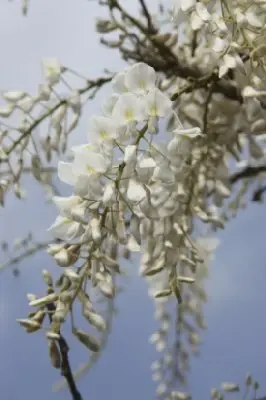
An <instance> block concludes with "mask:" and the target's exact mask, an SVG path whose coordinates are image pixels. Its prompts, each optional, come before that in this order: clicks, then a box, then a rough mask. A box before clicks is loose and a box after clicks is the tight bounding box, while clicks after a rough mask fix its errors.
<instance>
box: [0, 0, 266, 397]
mask: <svg viewBox="0 0 266 400" xmlns="http://www.w3.org/2000/svg"><path fill="white" fill-rule="evenodd" d="M18 3H19V2H18V1H14V2H11V3H9V2H7V1H4V0H2V1H1V2H0V35H1V38H3V39H2V43H1V65H0V87H1V88H3V89H7V88H8V89H26V90H28V91H30V92H34V91H35V90H36V87H37V84H38V83H39V82H40V80H41V69H40V59H41V57H42V56H47V57H49V56H57V57H58V58H59V59H60V60H61V61H62V62H63V63H65V64H66V65H69V66H71V67H73V68H76V69H78V70H79V71H80V72H83V73H84V74H86V75H88V76H89V77H90V76H91V77H94V76H97V75H98V74H99V73H100V72H101V71H102V69H103V68H104V67H107V66H108V67H110V68H111V69H113V70H116V69H117V70H119V68H120V67H121V66H122V65H123V64H122V62H121V61H120V60H119V57H118V54H117V53H116V52H114V51H110V50H109V51H108V50H106V49H104V48H103V47H101V46H100V45H99V40H98V37H97V35H95V33H94V22H93V20H94V18H95V16H96V15H99V14H100V10H99V8H98V6H97V5H96V3H95V2H89V1H86V0H75V1H74V0H57V1H56V2H52V1H50V2H44V1H41V0H39V1H38V0H36V1H33V0H31V3H32V4H31V7H30V12H29V16H28V17H27V18H22V16H21V14H20V9H19V4H18ZM123 3H125V5H127V6H129V7H130V8H131V9H132V10H134V9H135V8H136V3H137V1H136V0H124V1H123ZM150 3H153V2H152V1H150ZM48 27H49V29H48ZM107 91H108V89H106V90H105V91H103V92H101V94H100V95H99V97H98V98H97V99H96V100H95V101H93V102H92V103H90V104H89V106H88V107H87V112H88V115H89V114H93V113H95V112H97V110H98V109H99V105H100V100H101V98H103V96H104V94H105V93H106V92H107ZM85 137H86V121H85V120H84V121H83V122H82V124H81V125H80V128H79V129H78V131H77V133H76V134H75V137H72V139H71V141H72V143H74V142H75V143H82V142H83V141H84V140H85ZM26 184H27V187H28V188H29V196H28V199H27V200H26V201H24V202H19V201H18V200H16V199H14V198H12V197H10V198H9V201H8V202H7V206H6V207H5V208H4V209H0V240H3V239H6V240H12V238H14V237H15V236H20V235H22V234H24V233H25V232H27V231H29V230H30V229H31V230H33V231H34V232H37V233H38V234H39V236H41V237H42V236H43V235H42V232H44V231H45V229H46V228H47V227H48V226H49V224H50V223H51V222H52V221H53V218H54V216H55V209H54V208H53V207H48V206H47V205H45V204H44V202H43V200H42V191H41V189H40V188H39V187H38V186H36V185H32V184H31V183H30V182H26ZM36 204H38V206H36ZM264 217H265V206H264V205H260V206H259V205H257V204H251V205H250V206H249V207H248V209H247V210H246V211H243V212H240V214H239V215H238V217H237V218H236V219H235V220H233V221H231V222H230V223H229V224H228V225H227V227H226V230H225V231H223V232H222V233H221V234H220V235H219V237H220V238H221V245H220V247H219V248H218V250H217V254H216V259H215V261H214V262H213V265H212V268H211V277H210V279H209V281H208V282H207V288H208V293H209V301H208V303H207V305H206V307H205V316H206V320H207V323H208V326H209V327H208V330H207V331H206V332H205V334H204V335H203V345H202V346H201V356H200V357H199V358H194V359H193V361H192V371H191V374H190V376H189V389H190V392H191V393H192V395H193V398H194V399H201V398H202V399H203V398H208V390H209V388H210V387H214V386H218V385H219V383H220V382H221V381H231V380H232V381H236V382H239V383H242V382H243V381H244V376H245V374H246V372H252V373H253V374H254V376H255V377H256V378H257V379H258V380H259V381H260V383H261V386H262V391H261V394H262V395H263V394H265V393H266V384H265V383H263V382H265V378H264V375H265V370H266V358H265V356H264V354H265V351H264V348H265V334H266V322H265V318H264V315H265V307H264V300H265V277H266V272H265V269H264V268H265V258H266V257H265V256H266V250H265V248H266V247H265V237H266V226H265V224H264V220H263V218H264ZM1 261H2V260H0V262H1ZM43 268H46V269H52V268H53V269H55V268H56V267H54V266H53V265H52V264H51V258H50V256H48V255H47V254H45V253H40V254H37V255H36V256H34V257H32V258H31V259H29V260H26V261H25V262H23V263H22V264H21V272H22V273H21V276H20V277H19V278H18V279H14V277H13V276H12V274H11V273H10V271H7V270H6V271H4V272H3V273H2V274H1V275H0V393H1V398H3V400H17V399H18V398H23V399H24V398H25V399H29V400H31V399H35V398H36V397H38V400H47V399H55V400H60V399H68V398H69V399H70V395H69V393H68V392H67V391H62V392H59V393H52V391H51V386H52V384H53V383H55V382H56V381H57V380H58V371H56V370H54V369H52V368H51V367H50V363H49V359H48V356H47V350H46V347H45V344H46V342H45V340H44V338H43V337H42V335H39V334H35V335H27V334H25V333H24V331H23V330H22V329H21V328H20V327H19V326H18V325H17V323H16V322H15V319H16V318H19V317H23V316H24V315H26V313H27V311H28V306H27V300H26V293H28V292H34V291H35V292H36V293H42V291H43V290H44V286H43V283H42V281H41V277H40V271H41V269H43ZM131 268H132V269H133V270H134V269H137V268H138V265H137V261H136V262H135V263H133V264H132V265H131ZM126 286H127V291H126V293H123V294H121V295H120V297H119V299H118V302H117V303H118V304H117V306H118V310H119V313H118V316H117V317H116V320H115V321H114V325H113V331H112V334H111V336H110V340H109V342H108V346H107V349H106V351H105V353H104V355H103V356H102V358H101V359H100V361H99V362H98V364H97V365H96V366H95V368H94V369H93V370H92V371H91V372H90V373H89V374H87V375H86V376H84V377H83V378H82V379H81V380H80V381H79V387H80V390H81V392H82V394H83V396H84V400H85V399H93V400H96V399H97V400H101V399H106V398H109V399H122V398H127V400H131V399H132V400H133V399H134V400H135V399H136V398H139V399H141V400H142V399H143V400H144V399H145V400H150V399H154V398H155V396H154V389H155V384H154V382H152V380H151V371H150V365H151V363H152V361H154V360H156V357H157V353H156V352H155V350H154V348H153V346H152V345H150V344H149V343H148V337H149V335H150V334H151V333H152V332H153V331H154V329H155V328H156V323H155V321H154V319H153V304H152V303H151V302H150V300H149V298H148V296H147V293H146V292H147V287H146V284H145V282H143V281H142V280H141V279H139V278H132V279H127V285H126ZM70 345H71V352H70V357H71V363H72V365H73V368H74V367H77V366H79V364H80V363H82V362H83V361H85V360H86V357H87V354H86V350H84V349H83V347H81V346H79V345H78V344H77V343H76V341H72V340H71V339H70ZM263 389H264V392H263ZM231 397H234V396H231Z"/></svg>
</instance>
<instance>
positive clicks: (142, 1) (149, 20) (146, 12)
mask: <svg viewBox="0 0 266 400" xmlns="http://www.w3.org/2000/svg"><path fill="white" fill-rule="evenodd" d="M139 2H140V4H141V7H142V10H143V14H144V15H145V17H146V19H147V25H148V30H149V31H150V33H151V34H156V33H157V29H156V28H155V27H154V25H153V23H152V18H151V15H150V13H149V10H148V8H147V6H146V3H145V0H139Z"/></svg>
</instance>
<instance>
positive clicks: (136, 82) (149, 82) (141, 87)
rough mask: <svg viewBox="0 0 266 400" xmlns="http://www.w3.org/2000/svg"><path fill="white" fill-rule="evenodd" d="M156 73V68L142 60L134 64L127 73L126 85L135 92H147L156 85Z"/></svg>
mask: <svg viewBox="0 0 266 400" xmlns="http://www.w3.org/2000/svg"><path fill="white" fill-rule="evenodd" d="M155 82H156V73H155V70H154V68H152V67H150V66H149V65H147V64H144V63H142V62H140V63H137V64H134V65H133V66H132V67H131V68H129V69H128V70H127V72H126V75H125V86H126V88H127V89H128V91H130V92H133V93H135V94H139V95H141V94H145V93H146V92H148V91H149V90H152V89H153V88H154V87H155Z"/></svg>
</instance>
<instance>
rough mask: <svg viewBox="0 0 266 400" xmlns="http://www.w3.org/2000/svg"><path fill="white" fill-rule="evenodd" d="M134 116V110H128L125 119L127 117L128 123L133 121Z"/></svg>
mask: <svg viewBox="0 0 266 400" xmlns="http://www.w3.org/2000/svg"><path fill="white" fill-rule="evenodd" d="M133 116H134V115H133V112H132V110H129V109H127V110H126V111H125V117H126V119H127V121H131V120H132V119H133Z"/></svg>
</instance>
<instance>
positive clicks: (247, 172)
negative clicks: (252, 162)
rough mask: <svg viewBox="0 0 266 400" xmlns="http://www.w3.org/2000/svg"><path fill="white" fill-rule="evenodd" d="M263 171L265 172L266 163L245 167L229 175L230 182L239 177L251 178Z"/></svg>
mask: <svg viewBox="0 0 266 400" xmlns="http://www.w3.org/2000/svg"><path fill="white" fill-rule="evenodd" d="M263 172H266V165H260V166H259V167H246V168H244V169H243V170H242V171H239V172H236V173H235V174H233V175H232V176H231V177H230V182H231V183H232V184H234V183H236V182H238V181H239V180H240V179H247V178H253V177H255V176H257V175H259V174H261V173H263Z"/></svg>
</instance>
